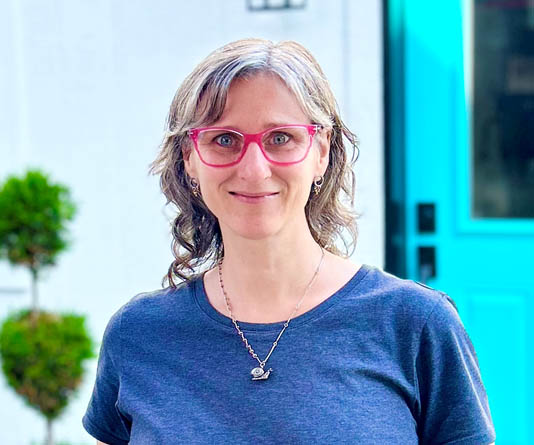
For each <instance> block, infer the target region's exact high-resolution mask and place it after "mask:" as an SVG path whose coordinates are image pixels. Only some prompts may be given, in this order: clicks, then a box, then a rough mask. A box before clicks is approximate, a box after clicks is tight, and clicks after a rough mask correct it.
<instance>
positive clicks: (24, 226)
mask: <svg viewBox="0 0 534 445" xmlns="http://www.w3.org/2000/svg"><path fill="white" fill-rule="evenodd" d="M75 212H76V207H75V205H74V203H73V202H72V200H71V198H70V193H69V190H68V188H67V187H65V186H63V185H61V184H52V183H51V182H50V180H49V179H48V176H47V175H45V174H44V173H42V172H40V171H39V170H30V171H28V172H27V173H26V175H25V176H23V177H22V178H19V177H17V176H10V177H8V178H7V180H6V182H5V183H4V184H3V185H2V187H0V259H1V258H6V259H7V260H8V261H9V262H10V263H11V264H13V265H20V266H25V267H27V268H28V269H29V270H30V272H31V276H32V309H33V310H34V311H37V310H38V302H37V279H38V275H39V271H40V270H41V268H43V267H44V266H51V265H54V264H55V263H56V259H57V256H58V255H59V253H61V252H63V251H64V250H65V249H66V248H67V247H68V240H67V235H66V233H67V229H66V223H67V221H69V220H71V219H72V218H73V217H74V214H75Z"/></svg>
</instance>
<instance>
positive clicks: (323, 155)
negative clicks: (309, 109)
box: [317, 128, 332, 176]
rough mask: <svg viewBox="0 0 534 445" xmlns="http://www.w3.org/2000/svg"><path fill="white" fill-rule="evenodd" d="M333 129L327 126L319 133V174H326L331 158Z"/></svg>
mask: <svg viewBox="0 0 534 445" xmlns="http://www.w3.org/2000/svg"><path fill="white" fill-rule="evenodd" d="M331 136H332V130H330V129H329V128H325V129H323V130H321V132H320V133H319V137H318V138H317V142H318V143H319V157H318V158H317V176H324V174H325V172H326V169H327V168H328V162H329V160H330V139H331Z"/></svg>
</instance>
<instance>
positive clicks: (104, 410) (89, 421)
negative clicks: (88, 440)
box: [82, 309, 131, 445]
mask: <svg viewBox="0 0 534 445" xmlns="http://www.w3.org/2000/svg"><path fill="white" fill-rule="evenodd" d="M121 314H122V309H121V310H119V311H117V312H116V313H115V314H114V315H113V316H112V317H111V319H110V321H109V322H108V325H107V326H106V330H105V332H104V337H103V339H102V345H101V347H100V354H99V356H98V367H97V372H96V380H95V385H94V388H93V393H92V395H91V399H90V401H89V405H88V407H87V411H86V412H85V415H84V416H83V419H82V423H83V426H84V428H85V429H86V430H87V432H88V433H89V434H90V435H91V436H93V437H94V438H96V439H98V440H100V441H101V442H104V443H107V444H109V445H125V444H127V443H128V442H129V440H130V430H131V419H128V417H127V416H125V415H124V414H123V413H121V411H120V410H119V408H118V394H119V388H120V380H121V379H120V357H121V354H120V323H121Z"/></svg>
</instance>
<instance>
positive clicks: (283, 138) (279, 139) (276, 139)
mask: <svg viewBox="0 0 534 445" xmlns="http://www.w3.org/2000/svg"><path fill="white" fill-rule="evenodd" d="M270 139H271V140H270V142H271V144H273V145H283V144H287V143H288V142H289V139H290V137H289V135H288V134H286V133H274V134H272V135H271V138H270Z"/></svg>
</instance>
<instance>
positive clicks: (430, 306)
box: [356, 265, 458, 327]
mask: <svg viewBox="0 0 534 445" xmlns="http://www.w3.org/2000/svg"><path fill="white" fill-rule="evenodd" d="M363 271H364V272H366V273H365V276H364V277H363V278H362V280H361V282H360V283H359V285H358V286H357V288H356V290H357V293H358V294H359V298H368V299H370V300H371V301H373V302H374V305H375V306H376V307H377V309H378V308H380V309H381V310H383V311H385V312H386V313H388V314H389V315H392V316H395V317H396V318H401V319H403V318H404V319H411V320H412V321H413V319H417V320H419V324H421V327H422V325H423V324H424V323H425V322H426V321H427V320H428V318H429V317H430V316H431V314H433V313H437V314H438V315H439V317H441V318H444V317H445V318H449V319H458V313H457V308H456V304H455V303H454V301H453V299H452V298H451V297H450V296H448V295H447V294H445V293H444V292H442V291H440V290H437V289H433V288H431V287H429V286H427V285H425V284H422V283H419V282H417V281H413V280H407V279H402V278H399V277H397V276H395V275H392V274H390V273H387V272H385V271H383V270H381V269H379V268H377V267H372V266H367V265H366V266H363ZM405 321H408V320H405Z"/></svg>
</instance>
